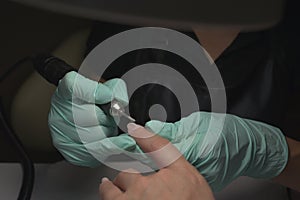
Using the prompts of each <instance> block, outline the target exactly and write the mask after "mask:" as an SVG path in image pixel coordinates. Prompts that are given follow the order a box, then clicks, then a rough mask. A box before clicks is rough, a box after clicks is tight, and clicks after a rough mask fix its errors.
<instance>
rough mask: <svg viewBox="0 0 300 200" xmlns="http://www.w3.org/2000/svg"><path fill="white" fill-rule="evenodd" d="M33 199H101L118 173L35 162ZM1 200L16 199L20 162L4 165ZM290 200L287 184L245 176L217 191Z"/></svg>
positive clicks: (247, 199)
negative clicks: (106, 181) (102, 187)
mask: <svg viewBox="0 0 300 200" xmlns="http://www.w3.org/2000/svg"><path fill="white" fill-rule="evenodd" d="M35 169H36V172H35V185H34V189H33V194H32V200H41V199H43V200H54V199H55V200H66V199H72V200H99V193H98V186H99V183H100V181H101V178H102V177H104V176H105V177H108V178H110V179H113V178H114V177H115V176H116V174H117V173H118V172H117V171H115V170H112V169H110V168H108V167H106V166H101V167H99V168H95V169H92V168H84V167H77V166H74V165H71V164H68V163H67V162H65V161H62V162H58V163H54V164H36V165H35ZM0 177H1V178H0V199H5V200H10V199H16V197H17V195H18V191H19V187H20V183H21V169H20V166H19V165H18V164H6V163H1V164H0ZM241 199H242V200H253V199H255V200H268V199H272V200H288V197H287V193H286V190H285V188H284V187H282V186H279V185H275V184H272V183H270V182H267V181H262V180H255V179H252V178H247V177H241V178H239V179H237V180H236V181H234V182H233V183H232V184H231V185H229V186H228V187H227V188H225V190H223V191H222V192H220V193H218V194H216V200H241Z"/></svg>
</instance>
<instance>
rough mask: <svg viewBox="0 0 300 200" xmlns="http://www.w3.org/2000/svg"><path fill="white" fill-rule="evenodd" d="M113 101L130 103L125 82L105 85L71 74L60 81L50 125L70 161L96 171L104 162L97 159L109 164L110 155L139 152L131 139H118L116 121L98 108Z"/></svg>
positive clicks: (52, 105) (57, 142) (50, 116)
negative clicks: (96, 167)
mask: <svg viewBox="0 0 300 200" xmlns="http://www.w3.org/2000/svg"><path fill="white" fill-rule="evenodd" d="M112 99H116V100H118V101H120V102H121V103H123V104H127V103H128V96H127V89H126V85H125V83H124V82H123V81H122V80H121V79H112V80H109V81H107V82H105V83H103V84H102V83H98V82H96V81H92V80H90V79H87V78H85V77H83V76H81V75H80V74H78V73H76V72H69V73H67V74H66V75H65V76H64V78H63V79H62V80H60V82H59V85H58V87H57V89H56V91H55V93H54V95H53V96H52V100H51V108H50V113H49V118H48V123H49V128H50V131H51V136H52V139H53V144H54V146H55V147H56V148H57V149H58V150H59V151H60V153H61V154H62V155H63V156H64V157H65V159H66V160H68V161H69V162H71V163H73V164H75V165H81V166H89V167H94V166H97V165H99V164H100V162H99V161H98V160H97V159H95V157H94V156H93V155H96V157H97V158H99V157H101V160H102V159H103V160H105V157H106V156H107V155H112V154H119V153H121V152H122V151H123V150H127V151H133V150H134V149H135V148H136V143H135V141H134V140H133V139H132V138H131V137H129V136H128V135H125V134H123V135H120V136H116V135H117V133H118V129H117V124H116V122H115V120H114V118H113V117H112V116H110V115H106V114H105V113H104V112H103V111H102V110H101V109H100V108H99V107H98V106H96V105H95V104H105V103H108V102H110V101H111V100H112ZM116 120H118V119H116ZM87 149H89V150H87ZM91 152H92V153H93V155H91Z"/></svg>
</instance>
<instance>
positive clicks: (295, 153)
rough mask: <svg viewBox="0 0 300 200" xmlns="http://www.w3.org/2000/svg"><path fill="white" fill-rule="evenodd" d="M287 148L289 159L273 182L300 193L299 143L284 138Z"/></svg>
mask: <svg viewBox="0 0 300 200" xmlns="http://www.w3.org/2000/svg"><path fill="white" fill-rule="evenodd" d="M286 140H287V144H288V148H289V159H288V163H287V165H286V167H285V169H284V170H283V171H282V172H281V174H280V175H279V176H277V177H276V178H274V179H273V180H274V182H276V183H279V184H282V185H284V186H287V187H289V188H291V189H294V190H297V191H299V192H300V142H299V141H296V140H293V139H290V138H286Z"/></svg>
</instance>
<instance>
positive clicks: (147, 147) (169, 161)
mask: <svg viewBox="0 0 300 200" xmlns="http://www.w3.org/2000/svg"><path fill="white" fill-rule="evenodd" d="M127 128H128V133H129V135H131V136H132V137H133V138H134V140H135V141H136V142H137V144H138V145H139V146H140V148H141V149H142V150H143V151H144V152H145V153H146V154H147V155H148V156H150V157H151V158H152V159H153V160H154V161H155V162H156V164H157V166H158V167H159V168H160V169H161V168H164V167H167V166H171V165H175V162H176V161H177V160H178V159H184V158H183V156H182V154H181V153H180V152H179V151H178V150H177V148H176V147H175V146H173V145H172V143H171V142H169V141H168V140H167V139H165V138H163V137H161V136H159V135H156V134H154V133H152V132H150V131H149V130H147V129H145V128H144V127H142V126H140V125H137V124H135V123H129V124H128V125H127ZM176 163H177V162H176Z"/></svg>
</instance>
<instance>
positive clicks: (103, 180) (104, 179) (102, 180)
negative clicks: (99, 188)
mask: <svg viewBox="0 0 300 200" xmlns="http://www.w3.org/2000/svg"><path fill="white" fill-rule="evenodd" d="M105 181H109V179H108V178H106V177H103V178H102V179H101V183H103V182H105Z"/></svg>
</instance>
